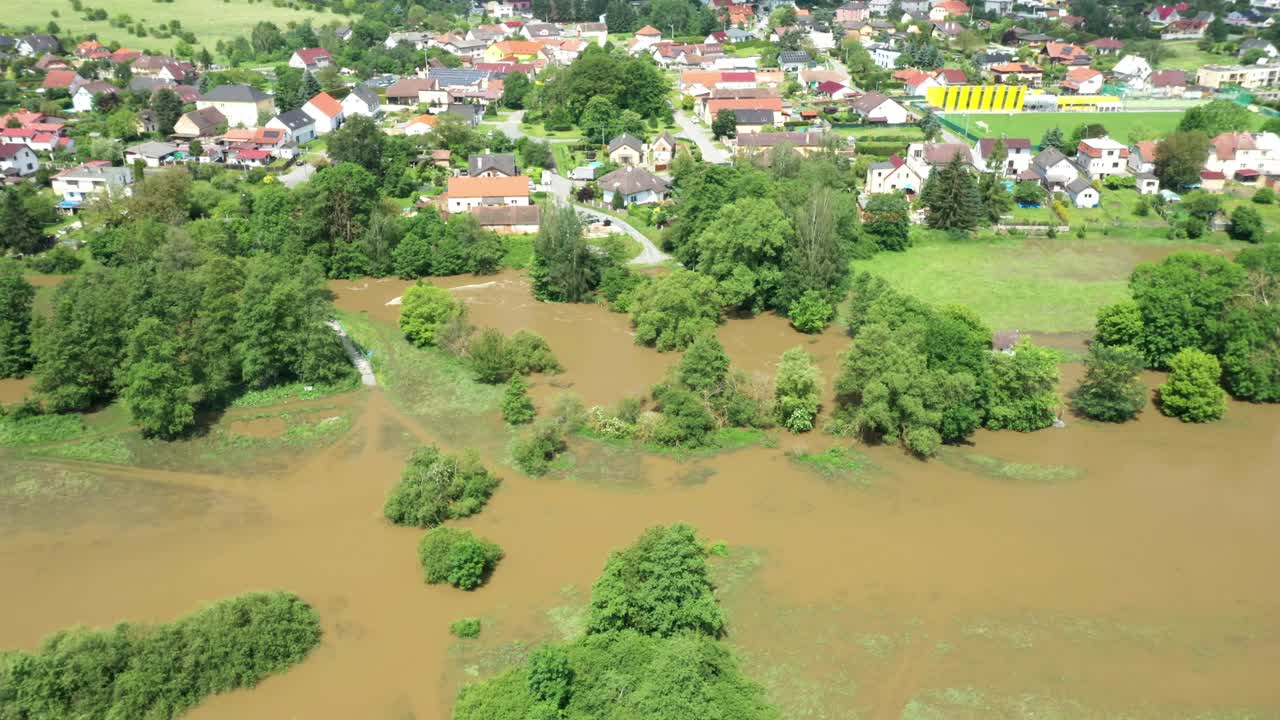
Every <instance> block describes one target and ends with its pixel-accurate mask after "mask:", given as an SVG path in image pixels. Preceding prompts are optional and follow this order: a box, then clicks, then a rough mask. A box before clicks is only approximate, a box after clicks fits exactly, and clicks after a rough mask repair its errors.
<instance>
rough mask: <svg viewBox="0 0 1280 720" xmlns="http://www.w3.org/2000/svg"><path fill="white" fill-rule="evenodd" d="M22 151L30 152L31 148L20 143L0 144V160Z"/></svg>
mask: <svg viewBox="0 0 1280 720" xmlns="http://www.w3.org/2000/svg"><path fill="white" fill-rule="evenodd" d="M24 151H25V152H31V148H29V147H27V146H26V145H23V144H21V143H5V144H3V145H0V160H8V159H10V158H13V157H15V156H16V155H17V154H18V153H20V152H24Z"/></svg>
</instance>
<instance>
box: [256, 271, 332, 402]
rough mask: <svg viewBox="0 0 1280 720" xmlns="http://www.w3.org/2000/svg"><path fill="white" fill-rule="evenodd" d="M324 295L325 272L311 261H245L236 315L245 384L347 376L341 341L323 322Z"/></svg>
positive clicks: (325, 315)
mask: <svg viewBox="0 0 1280 720" xmlns="http://www.w3.org/2000/svg"><path fill="white" fill-rule="evenodd" d="M327 298H328V289H327V288H326V287H325V284H324V275H323V274H322V273H321V272H320V268H319V266H318V265H317V264H316V263H315V262H314V261H311V262H303V263H301V264H297V263H290V262H287V261H284V260H280V259H277V258H272V257H256V258H252V259H250V260H249V262H248V263H247V272H246V276H245V282H244V291H243V292H242V294H241V299H240V308H239V312H238V315H237V317H236V335H237V337H238V338H239V339H240V344H239V346H238V347H239V355H240V359H241V366H240V372H241V376H242V378H243V380H244V382H245V383H246V384H248V385H249V386H251V387H257V388H264V387H270V386H271V385H274V384H276V383H280V382H287V381H290V380H295V379H297V380H304V381H307V382H314V383H322V384H328V383H334V382H339V381H341V380H343V379H346V378H350V377H351V373H352V369H351V366H350V364H349V362H348V360H347V356H346V353H345V352H343V350H342V344H341V343H340V342H339V340H338V337H337V335H335V334H334V333H333V331H332V330H331V329H330V328H329V327H328V326H327V325H325V322H326V321H327V320H329V318H330V317H331V313H332V308H331V306H329V304H328V300H327Z"/></svg>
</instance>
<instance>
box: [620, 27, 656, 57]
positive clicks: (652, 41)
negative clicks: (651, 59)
mask: <svg viewBox="0 0 1280 720" xmlns="http://www.w3.org/2000/svg"><path fill="white" fill-rule="evenodd" d="M660 42H662V31H660V30H658V28H656V27H654V26H652V25H645V26H644V27H642V28H640V29H639V30H637V31H636V36H635V37H634V38H632V39H631V42H630V43H629V44H628V46H627V52H629V53H631V54H632V55H635V54H636V53H642V52H645V51H647V50H648V49H649V48H651V47H653V46H654V45H656V44H657V43H660Z"/></svg>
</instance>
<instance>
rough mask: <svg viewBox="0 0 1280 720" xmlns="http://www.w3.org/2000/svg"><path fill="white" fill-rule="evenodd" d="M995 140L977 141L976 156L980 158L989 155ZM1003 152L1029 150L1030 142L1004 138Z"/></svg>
mask: <svg viewBox="0 0 1280 720" xmlns="http://www.w3.org/2000/svg"><path fill="white" fill-rule="evenodd" d="M996 140H997V138H982V139H981V140H979V141H978V154H979V155H981V156H982V157H984V158H985V157H988V156H990V155H991V151H992V150H995V147H996ZM1004 147H1005V150H1028V151H1029V150H1031V141H1030V140H1028V139H1026V138H1004Z"/></svg>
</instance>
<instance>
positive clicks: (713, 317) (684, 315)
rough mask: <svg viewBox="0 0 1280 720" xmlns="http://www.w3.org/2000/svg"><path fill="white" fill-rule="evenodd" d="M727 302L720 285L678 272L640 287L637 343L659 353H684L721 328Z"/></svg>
mask: <svg viewBox="0 0 1280 720" xmlns="http://www.w3.org/2000/svg"><path fill="white" fill-rule="evenodd" d="M723 308H724V301H723V299H722V298H721V296H720V292H719V290H718V289H717V285H716V281H715V279H713V278H710V277H707V276H706V275H703V274H702V273H697V272H693V271H691V270H684V269H677V270H674V271H672V272H671V273H669V274H667V275H663V276H661V277H659V278H657V279H655V280H653V281H652V282H648V283H645V284H643V285H640V286H638V287H637V288H636V289H635V290H634V291H633V296H632V300H631V326H632V327H633V328H635V331H636V332H635V337H636V343H637V344H640V345H652V346H654V347H656V348H657V349H658V350H659V351H663V352H665V351H668V350H681V349H684V348H686V347H688V346H689V344H690V343H692V342H693V341H694V340H695V339H696V338H697V337H698V336H700V335H702V334H703V333H708V332H712V331H714V330H715V327H716V325H717V324H719V322H720V319H721V316H722V311H723Z"/></svg>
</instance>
